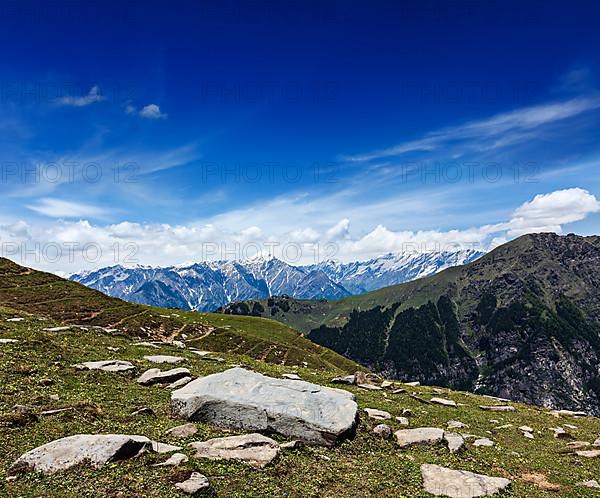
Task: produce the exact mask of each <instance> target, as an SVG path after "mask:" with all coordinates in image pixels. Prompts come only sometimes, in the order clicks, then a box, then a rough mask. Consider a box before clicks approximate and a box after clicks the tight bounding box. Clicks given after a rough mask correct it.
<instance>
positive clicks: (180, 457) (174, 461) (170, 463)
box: [153, 453, 189, 467]
mask: <svg viewBox="0 0 600 498" xmlns="http://www.w3.org/2000/svg"><path fill="white" fill-rule="evenodd" d="M187 461H189V458H188V457H187V456H186V455H184V454H183V453H173V455H171V456H170V458H169V459H168V460H166V461H164V462H163V463H155V464H154V465H153V467H175V466H177V465H181V464H182V463H185V462H187Z"/></svg>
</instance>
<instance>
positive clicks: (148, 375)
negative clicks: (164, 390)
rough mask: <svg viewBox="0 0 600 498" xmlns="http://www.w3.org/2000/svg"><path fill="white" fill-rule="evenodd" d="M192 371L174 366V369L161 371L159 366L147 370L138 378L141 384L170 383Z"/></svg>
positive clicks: (188, 374) (187, 375)
mask: <svg viewBox="0 0 600 498" xmlns="http://www.w3.org/2000/svg"><path fill="white" fill-rule="evenodd" d="M189 376H190V371H189V370H188V369H187V368H173V369H172V370H165V371H161V370H160V369H158V368H151V369H150V370H146V371H145V372H144V373H143V374H142V375H141V376H140V378H139V379H138V380H137V382H138V383H139V384H142V385H144V386H149V385H152V384H170V383H172V382H175V381H176V380H179V379H181V378H182V377H189Z"/></svg>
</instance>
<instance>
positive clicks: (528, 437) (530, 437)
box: [522, 431, 535, 439]
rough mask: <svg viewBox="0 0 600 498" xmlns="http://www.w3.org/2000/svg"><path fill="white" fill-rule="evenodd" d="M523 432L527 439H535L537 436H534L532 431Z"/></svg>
mask: <svg viewBox="0 0 600 498" xmlns="http://www.w3.org/2000/svg"><path fill="white" fill-rule="evenodd" d="M522 434H523V436H524V437H526V438H527V439H535V438H534V437H533V434H532V433H531V432H526V431H523V433H522Z"/></svg>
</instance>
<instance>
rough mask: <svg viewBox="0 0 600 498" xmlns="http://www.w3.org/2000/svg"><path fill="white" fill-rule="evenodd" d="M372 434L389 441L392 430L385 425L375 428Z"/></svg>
mask: <svg viewBox="0 0 600 498" xmlns="http://www.w3.org/2000/svg"><path fill="white" fill-rule="evenodd" d="M373 432H374V433H375V434H377V435H378V436H379V437H381V438H383V439H389V438H390V437H391V436H392V428H391V427H390V426H389V425H386V424H379V425H377V426H375V427H374V428H373Z"/></svg>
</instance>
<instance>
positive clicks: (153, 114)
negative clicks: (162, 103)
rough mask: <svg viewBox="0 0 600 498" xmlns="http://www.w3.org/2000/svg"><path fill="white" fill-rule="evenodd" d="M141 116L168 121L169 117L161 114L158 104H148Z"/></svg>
mask: <svg viewBox="0 0 600 498" xmlns="http://www.w3.org/2000/svg"><path fill="white" fill-rule="evenodd" d="M140 116H142V117H143V118H147V119H166V118H167V116H168V115H167V114H165V113H163V112H161V110H160V107H159V106H157V105H156V104H148V105H147V106H144V107H143V108H142V110H141V111H140Z"/></svg>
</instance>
